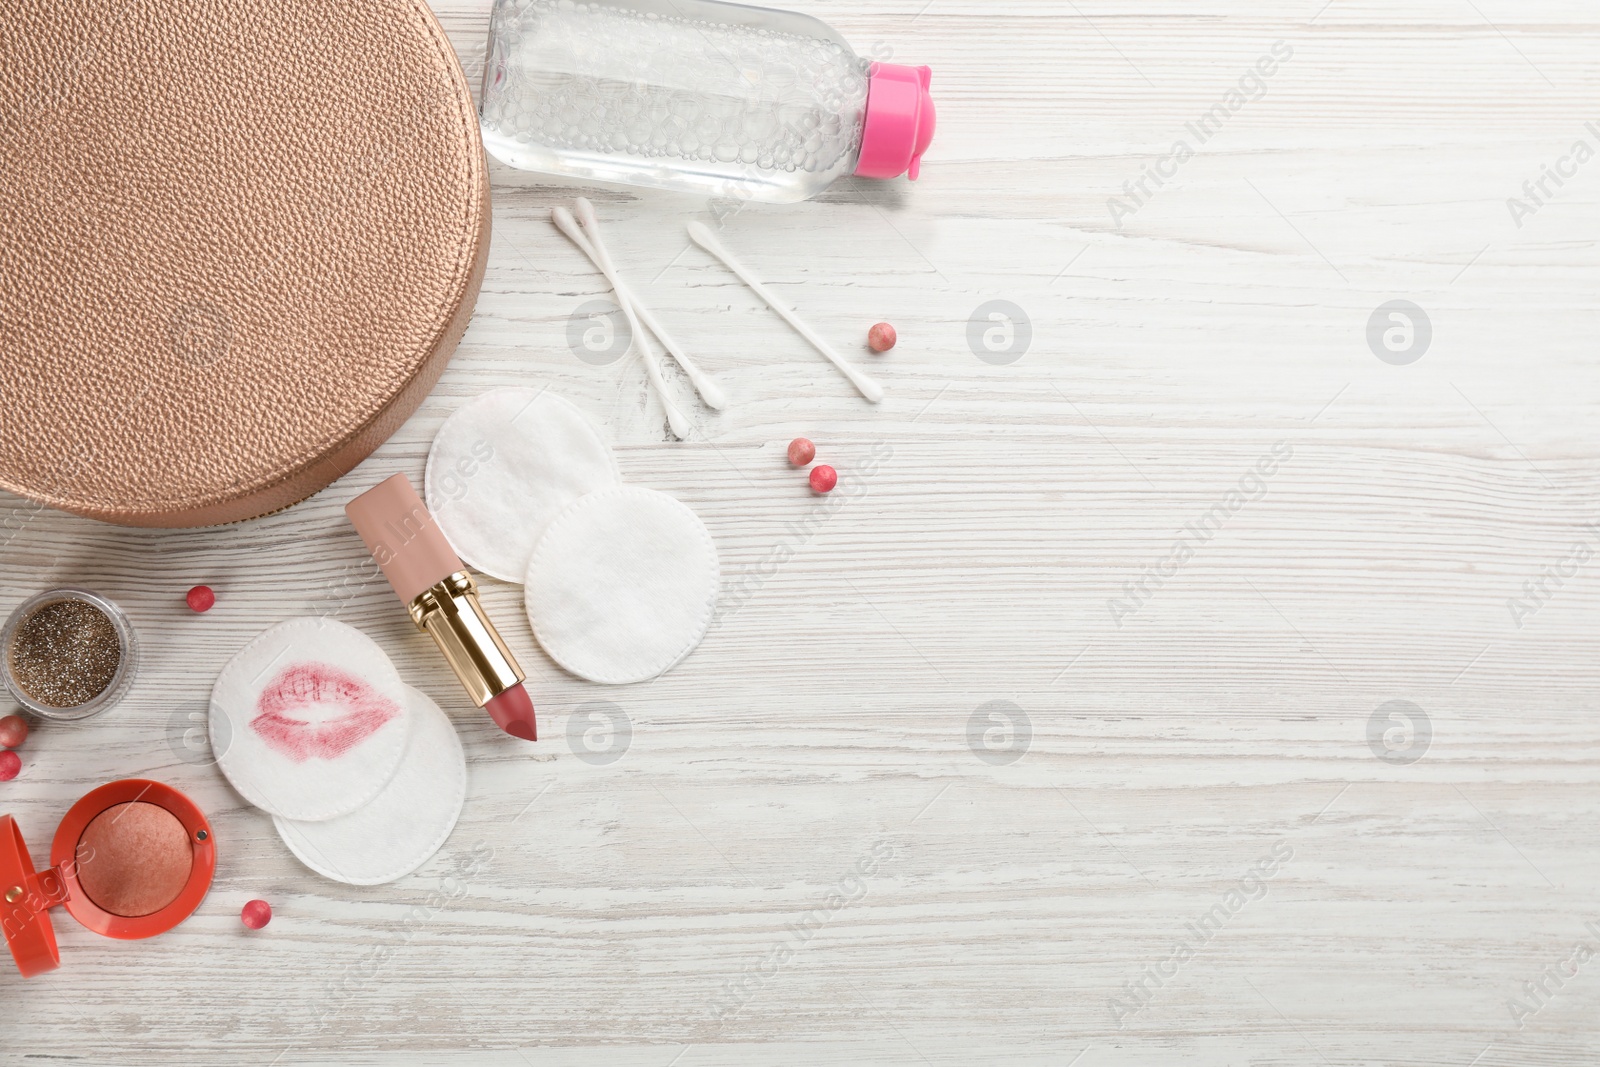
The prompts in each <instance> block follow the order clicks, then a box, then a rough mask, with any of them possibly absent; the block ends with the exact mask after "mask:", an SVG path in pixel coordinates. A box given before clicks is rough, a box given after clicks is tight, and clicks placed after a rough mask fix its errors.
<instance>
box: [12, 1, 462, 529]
mask: <svg viewBox="0 0 1600 1067" xmlns="http://www.w3.org/2000/svg"><path fill="white" fill-rule="evenodd" d="M489 223H490V210H489V188H488V176H487V168H486V164H485V160H484V155H483V148H482V144H481V142H480V140H479V135H478V123H477V116H476V114H475V112H474V108H473V105H472V99H471V94H470V93H469V91H468V89H467V85H466V81H465V78H464V77H463V75H462V72H461V68H460V65H459V64H458V63H457V61H456V57H455V53H454V52H453V51H452V49H451V47H450V43H449V41H448V40H447V39H446V37H445V35H444V32H443V30H442V29H441V28H440V26H439V24H438V22H437V20H435V18H434V17H433V14H432V13H431V12H430V11H429V9H428V7H427V5H426V3H425V2H424V0H360V2H351V3H337V4H335V3H328V2H327V0H272V2H271V3H265V4H240V3H220V2H212V0H195V2H190V3H171V2H168V0H146V2H132V3H115V4H106V3H104V2H101V0H10V2H8V3H7V5H6V11H5V16H4V18H3V19H0V486H3V487H4V488H6V489H9V490H12V491H14V492H16V493H20V494H22V495H23V496H26V497H29V498H31V499H33V500H37V501H40V502H42V503H44V504H47V505H50V506H53V507H57V508H62V509H65V510H67V511H72V512H76V513H78V514H82V515H88V516H92V517H94V518H97V519H103V520H106V521H109V522H116V523H123V524H126V525H134V526H201V525H209V524H214V523H223V522H232V521H236V520H239V519H245V518H250V517H252V516H256V515H262V514H265V513H267V512H271V511H275V510H278V509H280V508H284V507H287V506H288V505H290V504H293V503H295V502H296V501H299V500H302V499H304V498H305V497H307V496H309V495H311V494H312V493H314V492H316V491H317V490H318V489H321V488H322V487H323V486H325V485H327V484H328V483H329V482H331V481H333V480H334V479H335V478H337V477H338V476H339V475H341V474H343V473H344V472H345V471H347V470H349V469H350V468H351V467H353V466H355V465H356V464H357V463H359V462H360V461H361V460H362V459H363V458H364V457H365V456H366V455H367V454H368V453H370V452H371V451H372V450H373V449H374V448H376V447H377V446H378V445H379V444H380V443H382V442H383V441H384V440H385V439H386V438H387V437H388V436H389V435H390V434H392V433H393V432H394V431H395V430H396V429H397V428H398V427H399V426H400V424H401V423H402V422H404V421H405V419H406V418H407V417H408V416H409V415H410V414H411V413H412V412H413V411H414V410H415V409H416V407H417V405H418V404H419V403H421V401H422V399H423V397H424V396H426V395H427V393H428V391H429V390H430V389H431V388H432V387H433V385H434V383H435V382H436V381H437V380H438V377H439V374H440V373H441V372H442V371H443V369H444V365H445V363H446V362H447V361H448V360H449V358H450V355H451V353H452V352H453V351H454V349H455V346H456V343H457V342H458V341H459V340H460V337H461V334H462V332H463V331H464V330H465V329H466V326H467V322H468V320H469V319H470V317H471V314H472V305H473V302H474V300H475V299H476V298H477V293H478V286H479V283H480V282H481V280H482V277H483V269H484V263H485V260H486V256H487V253H488V247H489Z"/></svg>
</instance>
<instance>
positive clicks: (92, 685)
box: [8, 600, 122, 708]
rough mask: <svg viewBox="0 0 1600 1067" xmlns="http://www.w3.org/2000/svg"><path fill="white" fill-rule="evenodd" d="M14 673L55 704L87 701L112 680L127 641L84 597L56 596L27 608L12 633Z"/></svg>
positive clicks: (25, 687)
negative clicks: (80, 598)
mask: <svg viewBox="0 0 1600 1067" xmlns="http://www.w3.org/2000/svg"><path fill="white" fill-rule="evenodd" d="M8 654H9V656H10V660H11V677H12V678H14V679H15V680H16V682H17V684H18V685H20V686H21V687H22V689H23V691H24V692H26V693H27V694H28V696H30V697H32V698H33V699H34V700H37V701H38V702H39V703H41V704H43V705H45V706H46V707H51V708H75V707H78V706H79V705H80V704H87V703H88V702H89V701H91V700H93V699H94V698H95V697H97V696H99V695H100V694H101V693H103V692H105V689H106V686H108V685H110V684H111V679H113V678H115V677H116V675H117V667H118V666H119V665H120V664H121V663H122V642H121V640H120V639H119V638H118V637H117V628H116V627H115V626H114V625H112V622H111V620H110V619H108V618H107V617H106V613H105V612H103V611H101V610H100V609H99V608H97V607H95V606H94V605H93V604H90V603H88V602H87V601H83V600H57V601H55V602H54V603H50V604H42V605H40V606H39V607H37V608H34V609H33V611H31V612H29V613H28V616H27V618H25V619H23V620H22V622H21V623H20V624H19V625H18V626H17V629H16V631H15V632H14V633H13V634H12V637H11V648H10V649H9V650H8Z"/></svg>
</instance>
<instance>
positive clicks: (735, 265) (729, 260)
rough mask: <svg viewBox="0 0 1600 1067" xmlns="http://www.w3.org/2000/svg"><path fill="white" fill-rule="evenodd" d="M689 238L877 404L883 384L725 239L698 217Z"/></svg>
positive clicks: (881, 396) (690, 225)
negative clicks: (798, 311)
mask: <svg viewBox="0 0 1600 1067" xmlns="http://www.w3.org/2000/svg"><path fill="white" fill-rule="evenodd" d="M689 239H690V240H692V241H693V242H694V243H695V244H697V245H699V246H700V247H701V248H703V249H705V250H706V251H707V252H710V253H711V254H712V255H713V256H716V257H717V258H718V259H720V260H721V261H722V263H723V266H725V267H727V268H728V269H729V270H731V271H733V273H735V274H737V275H738V276H739V280H740V281H742V282H744V283H745V284H746V285H748V286H749V287H750V289H751V291H752V292H754V293H755V294H756V295H757V296H759V297H760V298H761V299H762V300H765V301H766V302H767V306H768V307H770V308H772V310H773V311H776V312H777V313H778V314H779V315H781V316H783V319H784V321H785V322H787V323H788V324H789V325H790V326H793V327H794V328H795V329H796V330H798V331H799V332H800V336H801V337H804V338H805V339H806V340H807V341H810V342H811V347H813V348H815V349H816V350H817V351H818V352H821V353H822V354H823V355H824V356H826V357H827V358H828V360H829V362H831V363H832V364H833V365H834V366H835V367H838V368H839V371H840V373H842V374H843V375H844V376H845V377H846V378H849V379H850V384H851V385H853V386H855V387H856V389H857V390H858V391H860V393H861V395H862V396H864V397H866V398H867V399H868V400H870V401H872V402H873V403H874V404H876V403H877V402H878V401H880V400H882V399H883V386H881V385H879V384H878V383H877V382H875V381H873V380H872V379H871V378H869V377H867V376H866V375H865V374H862V373H861V372H860V371H858V370H856V369H855V368H854V367H852V366H851V365H850V364H848V363H846V362H845V360H844V357H843V356H841V355H839V353H837V352H835V351H834V350H833V346H831V345H830V344H828V342H826V341H824V340H823V339H822V338H821V337H819V336H818V335H817V333H816V331H815V330H813V329H812V328H811V327H809V326H807V325H806V324H805V323H804V322H801V321H800V317H799V316H798V315H796V314H795V313H794V311H793V310H791V309H790V308H788V307H786V306H785V305H784V303H783V301H781V300H779V299H778V294H776V293H774V292H773V291H772V290H770V289H768V288H767V287H766V286H765V285H762V284H761V282H760V281H759V280H758V279H757V278H756V276H755V275H753V274H751V273H750V269H749V268H748V267H746V266H745V265H744V264H743V263H740V262H739V261H738V260H737V259H735V258H734V256H733V253H732V252H729V251H728V250H727V249H726V248H724V247H723V245H722V242H721V241H719V240H717V238H716V236H715V235H714V234H713V233H712V232H711V231H710V230H709V229H707V228H706V224H705V223H703V222H699V221H695V222H691V223H689Z"/></svg>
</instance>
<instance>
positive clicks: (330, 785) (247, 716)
mask: <svg viewBox="0 0 1600 1067" xmlns="http://www.w3.org/2000/svg"><path fill="white" fill-rule="evenodd" d="M410 733H411V714H410V712H409V711H407V709H406V693H405V686H404V685H403V684H402V683H401V681H400V675H399V674H397V673H396V672H395V669H394V664H392V663H390V662H389V657H388V656H386V655H384V653H383V649H381V648H379V647H378V646H377V645H376V644H375V643H374V642H373V640H372V639H371V638H370V637H368V636H367V635H366V634H363V633H362V632H361V631H360V630H356V629H353V628H351V627H349V626H346V625H345V624H344V623H342V622H334V621H333V620H331V619H290V620H289V621H288V622H281V623H279V624H278V625H276V626H274V627H272V628H271V629H270V630H267V631H265V632H263V633H262V634H260V635H258V636H257V637H256V638H255V639H254V640H253V641H251V642H250V643H249V644H247V645H245V646H244V648H242V649H240V650H239V652H238V653H237V654H236V655H235V656H234V657H233V658H232V659H230V660H229V661H228V663H227V665H226V666H224V667H223V668H222V673H221V674H219V675H218V676H217V683H216V685H215V686H213V687H212V690H211V747H212V750H213V752H214V753H215V755H216V758H217V766H218V767H220V768H222V773H223V774H225V775H227V776H228V781H229V782H232V783H233V787H234V788H235V789H237V790H238V791H239V793H240V795H242V796H243V797H244V798H245V799H246V800H248V801H249V802H250V803H252V804H254V805H255V806H256V807H258V808H261V809H262V810H263V811H266V812H268V813H270V814H272V815H282V816H283V817H285V818H289V819H304V820H307V821H317V820H322V819H333V818H337V817H338V816H340V815H347V814H349V813H350V812H352V811H355V810H356V809H357V808H359V807H361V806H362V805H363V804H366V803H367V802H368V801H370V800H371V799H372V798H373V797H375V796H377V795H378V791H379V790H381V789H382V788H383V787H384V786H385V785H386V784H388V781H389V779H391V778H393V777H394V773H395V771H396V770H397V769H398V768H399V766H400V759H401V757H402V756H404V755H405V751H406V740H407V738H408V737H409V735H410Z"/></svg>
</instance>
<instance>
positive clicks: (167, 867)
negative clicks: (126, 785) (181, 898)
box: [78, 800, 194, 919]
mask: <svg viewBox="0 0 1600 1067" xmlns="http://www.w3.org/2000/svg"><path fill="white" fill-rule="evenodd" d="M78 855H79V856H80V857H82V858H81V859H80V861H79V864H78V884H79V885H81V886H82V887H83V891H84V893H85V894H87V895H88V897H89V899H90V900H92V901H94V903H95V904H96V906H98V907H99V908H100V909H101V910H103V911H108V912H110V913H111V914H113V915H121V916H123V917H124V918H130V919H131V918H134V917H136V916H140V915H149V914H151V913H152V912H157V911H160V910H161V909H162V908H164V907H166V906H167V905H168V904H171V903H172V902H173V901H174V900H176V899H178V894H179V893H181V892H183V887H184V884H185V883H186V882H188V880H189V872H190V870H191V869H192V868H193V867H194V850H193V848H192V847H191V846H190V844H189V832H188V831H187V830H185V829H184V828H183V824H182V823H181V822H179V821H178V819H177V816H175V815H173V814H172V813H171V812H170V811H168V810H167V809H166V808H162V807H157V806H156V805H154V804H146V803H144V802H142V801H137V800H135V801H130V802H128V803H126V804H117V805H115V806H113V807H109V808H107V809H106V810H105V811H102V812H101V813H100V814H99V815H96V816H95V817H94V821H93V822H91V823H89V825H88V826H86V827H84V830H83V836H82V837H80V838H79V839H78Z"/></svg>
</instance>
